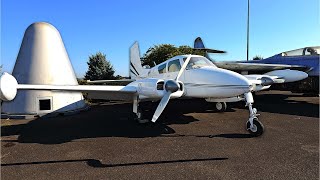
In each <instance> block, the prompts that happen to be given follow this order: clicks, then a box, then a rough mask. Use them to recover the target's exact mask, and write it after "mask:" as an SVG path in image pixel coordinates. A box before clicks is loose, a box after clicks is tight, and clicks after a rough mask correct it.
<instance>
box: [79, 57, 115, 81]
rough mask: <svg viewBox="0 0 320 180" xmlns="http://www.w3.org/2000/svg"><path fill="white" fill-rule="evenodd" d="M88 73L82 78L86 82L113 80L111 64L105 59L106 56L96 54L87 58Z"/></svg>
mask: <svg viewBox="0 0 320 180" xmlns="http://www.w3.org/2000/svg"><path fill="white" fill-rule="evenodd" d="M87 64H88V71H87V72H86V74H85V76H84V78H85V79H87V80H103V79H114V78H115V77H114V72H115V71H114V69H113V66H112V64H111V63H110V62H109V61H108V60H107V59H106V55H105V54H103V53H101V52H98V53H96V54H95V55H91V56H89V61H88V62H87Z"/></svg>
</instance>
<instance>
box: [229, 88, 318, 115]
mask: <svg viewBox="0 0 320 180" xmlns="http://www.w3.org/2000/svg"><path fill="white" fill-rule="evenodd" d="M290 97H303V96H297V95H295V94H263V95H255V96H254V101H255V103H254V105H253V106H254V107H255V108H257V109H258V112H270V113H277V114H289V115H297V116H306V117H319V104H313V103H309V102H307V101H298V100H289V99H288V98H290ZM229 107H231V108H234V107H235V108H240V109H246V107H244V106H243V105H242V104H241V105H240V102H237V103H230V104H229Z"/></svg>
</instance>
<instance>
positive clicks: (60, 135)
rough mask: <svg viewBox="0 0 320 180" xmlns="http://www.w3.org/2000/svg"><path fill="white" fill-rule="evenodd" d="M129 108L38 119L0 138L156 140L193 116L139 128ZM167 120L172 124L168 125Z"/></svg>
mask: <svg viewBox="0 0 320 180" xmlns="http://www.w3.org/2000/svg"><path fill="white" fill-rule="evenodd" d="M131 111H132V104H130V103H124V104H109V105H100V106H93V107H92V108H91V109H89V110H88V111H85V112H81V113H79V114H74V115H71V116H60V117H51V118H43V117H42V118H41V117H40V118H37V119H35V120H32V121H30V122H28V123H27V124H19V125H10V126H2V127H1V136H11V135H19V136H18V140H17V142H19V143H40V144H60V143H65V142H70V141H72V140H75V139H81V138H96V137H128V138H144V137H157V136H160V135H161V134H171V133H175V131H174V130H173V129H172V128H170V127H169V126H168V125H169V124H172V123H174V124H179V123H180V124H188V123H192V122H194V121H198V120H197V119H194V118H193V117H192V116H184V115H182V114H181V113H180V114H179V115H178V114H174V115H173V116H171V117H170V118H169V119H168V120H166V119H165V117H162V118H161V119H162V120H161V122H160V123H147V124H139V123H137V122H136V121H134V120H133V119H131V118H130V116H132V113H131ZM170 119H172V120H174V121H170Z"/></svg>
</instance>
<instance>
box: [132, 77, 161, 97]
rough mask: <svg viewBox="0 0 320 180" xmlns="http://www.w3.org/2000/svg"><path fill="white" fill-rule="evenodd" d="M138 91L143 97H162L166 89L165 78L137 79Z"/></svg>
mask: <svg viewBox="0 0 320 180" xmlns="http://www.w3.org/2000/svg"><path fill="white" fill-rule="evenodd" d="M135 83H137V87H138V93H139V95H140V96H141V97H142V98H143V96H145V97H146V98H161V97H162V96H163V95H164V93H165V91H164V80H161V79H141V80H137V81H136V82H135Z"/></svg>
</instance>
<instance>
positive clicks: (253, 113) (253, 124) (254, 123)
mask: <svg viewBox="0 0 320 180" xmlns="http://www.w3.org/2000/svg"><path fill="white" fill-rule="evenodd" d="M244 95H245V100H246V106H248V107H249V120H248V121H247V123H246V127H247V130H248V131H249V133H250V134H251V135H253V136H256V137H257V136H261V135H262V134H263V132H264V127H263V124H262V123H261V122H260V121H259V119H258V116H259V115H260V114H257V109H256V108H252V103H253V102H254V101H253V96H252V94H251V92H249V93H245V94H244Z"/></svg>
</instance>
